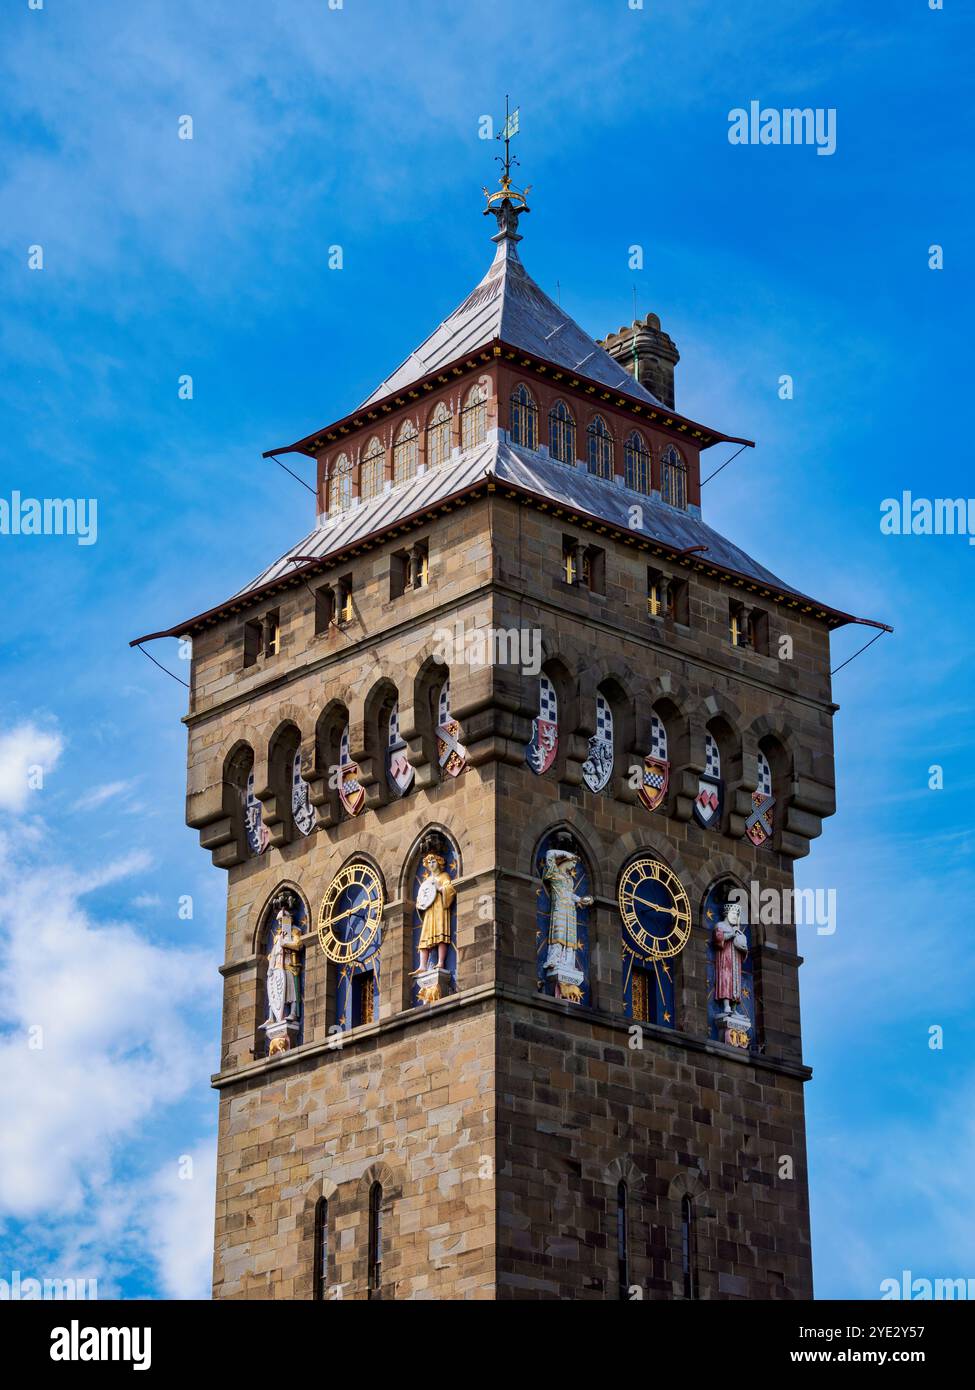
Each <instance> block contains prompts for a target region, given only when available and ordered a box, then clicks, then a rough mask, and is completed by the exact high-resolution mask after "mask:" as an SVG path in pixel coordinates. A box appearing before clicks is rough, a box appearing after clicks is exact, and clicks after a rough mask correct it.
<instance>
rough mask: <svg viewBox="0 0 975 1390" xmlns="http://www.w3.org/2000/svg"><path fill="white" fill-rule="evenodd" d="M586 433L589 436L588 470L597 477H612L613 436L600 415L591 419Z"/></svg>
mask: <svg viewBox="0 0 975 1390" xmlns="http://www.w3.org/2000/svg"><path fill="white" fill-rule="evenodd" d="M586 433H587V435H588V437H589V472H590V473H593V474H595V476H596V477H597V478H612V476H613V436H612V435H611V434H610V432H609V430H608V429H607V427H606V421H605V420H604V419H603V417H602V416H601V415H597V416H596V417H595V418H594V419H593V422H592V424H591V425H590V426H589V429H588V430H587V431H586Z"/></svg>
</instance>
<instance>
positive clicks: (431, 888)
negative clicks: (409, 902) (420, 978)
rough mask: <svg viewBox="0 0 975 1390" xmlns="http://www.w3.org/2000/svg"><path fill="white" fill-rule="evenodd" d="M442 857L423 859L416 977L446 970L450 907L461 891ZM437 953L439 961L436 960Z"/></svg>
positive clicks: (419, 898)
mask: <svg viewBox="0 0 975 1390" xmlns="http://www.w3.org/2000/svg"><path fill="white" fill-rule="evenodd" d="M444 866H445V860H444V857H443V855H442V854H433V853H430V854H425V855H424V856H423V868H424V870H425V873H424V876H423V879H422V881H421V883H420V887H419V889H418V891H417V895H416V906H417V910H418V912H419V913H420V941H419V952H420V964H419V966H418V968H417V969H416V970H414V972H413V974H414V975H423V974H424V973H425V972H426V971H427V970H432V969H433V968H434V967H435V968H436V969H438V970H443V969H444V968H445V965H446V961H447V951H448V950H449V949H450V908H451V904H452V903H453V901H454V898H455V897H456V896H457V890H456V888H455V887H454V885H453V884H452V883H451V881H450V875H449V874H448V873H447V870H446V868H445V867H444ZM434 952H436V960H435V961H434V960H432V959H431V957H433V955H434Z"/></svg>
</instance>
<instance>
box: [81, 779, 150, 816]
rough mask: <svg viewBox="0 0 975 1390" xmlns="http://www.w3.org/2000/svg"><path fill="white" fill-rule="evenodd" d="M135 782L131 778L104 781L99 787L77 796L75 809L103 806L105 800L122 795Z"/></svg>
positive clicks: (94, 808) (130, 788)
mask: <svg viewBox="0 0 975 1390" xmlns="http://www.w3.org/2000/svg"><path fill="white" fill-rule="evenodd" d="M135 784H136V779H135V778H133V779H131V780H130V781H127V782H105V783H103V784H102V785H101V786H100V787H92V789H91V791H90V792H87V793H86V794H85V795H84V796H81V797H79V798H78V800H77V801H76V802H75V810H76V811H95V810H97V809H98V807H99V806H104V805H105V802H106V801H112V800H113V799H116V798H118V797H122V796H124V795H125V793H126V792H129V791H131V790H132V788H133V787H134V786H135Z"/></svg>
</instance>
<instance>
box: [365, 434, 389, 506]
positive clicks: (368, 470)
mask: <svg viewBox="0 0 975 1390" xmlns="http://www.w3.org/2000/svg"><path fill="white" fill-rule="evenodd" d="M385 480H386V450H385V449H384V448H383V446H382V444H381V443H380V442H379V440H378V439H376V438H375V436H373V438H372V439H370V441H369V443H368V444H367V445H366V452H365V453H364V454H363V456H362V464H361V466H360V469H359V497H360V499H361V500H362V501H363V502H368V500H369V498H370V497H378V496H379V494H380V493H381V492H382V490H383V483H384V482H385Z"/></svg>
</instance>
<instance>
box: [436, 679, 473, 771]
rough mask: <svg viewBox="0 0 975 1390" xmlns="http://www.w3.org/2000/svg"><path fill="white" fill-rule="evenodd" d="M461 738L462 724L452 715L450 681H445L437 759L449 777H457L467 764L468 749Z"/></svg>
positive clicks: (442, 691) (442, 692) (440, 707)
mask: <svg viewBox="0 0 975 1390" xmlns="http://www.w3.org/2000/svg"><path fill="white" fill-rule="evenodd" d="M460 738H461V734H460V725H459V724H458V723H457V720H456V719H452V718H451V717H450V681H445V682H444V687H443V689H442V690H441V692H440V699H439V702H438V708H437V759H438V761H439V763H440V770H441V771H442V772H445V773H446V774H447V776H448V777H457V776H458V775H459V774H460V773H461V772H463V771H464V768H465V767H466V766H467V749H466V748H465V747H464V745H463V744H462V743H461V741H460Z"/></svg>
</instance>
